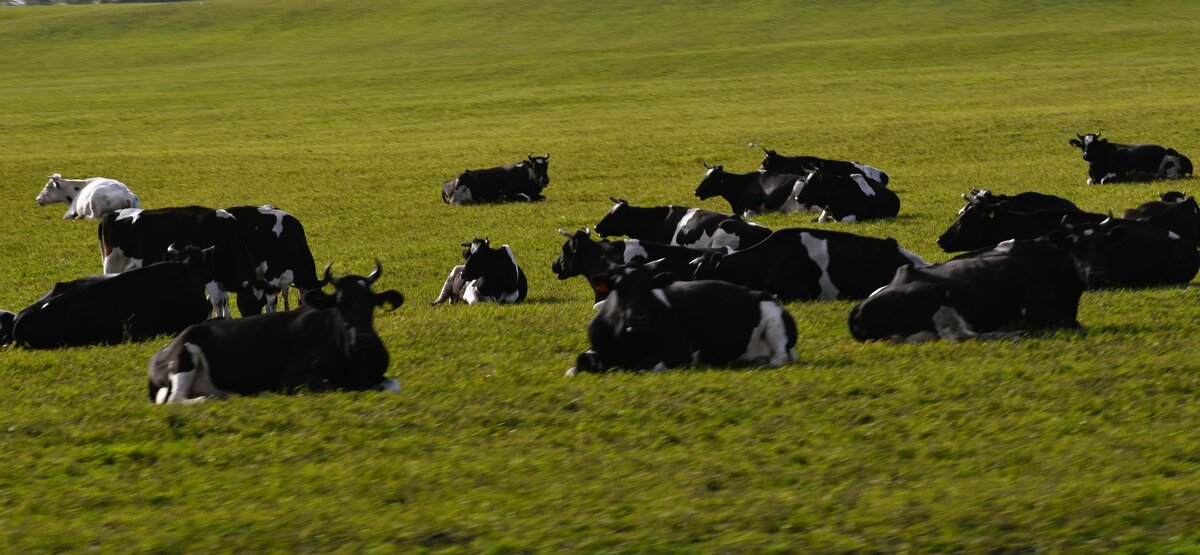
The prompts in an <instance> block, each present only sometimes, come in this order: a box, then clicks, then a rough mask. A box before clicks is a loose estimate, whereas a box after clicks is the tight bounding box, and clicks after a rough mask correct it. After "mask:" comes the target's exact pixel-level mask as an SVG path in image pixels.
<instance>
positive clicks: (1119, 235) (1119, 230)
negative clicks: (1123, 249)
mask: <svg viewBox="0 0 1200 555" xmlns="http://www.w3.org/2000/svg"><path fill="white" fill-rule="evenodd" d="M1128 236H1129V228H1128V227H1125V226H1123V225H1119V226H1116V227H1114V228H1112V229H1110V230H1108V233H1105V234H1104V238H1105V239H1107V240H1108V242H1109V243H1120V242H1122V241H1124V240H1125V238H1126V237H1128Z"/></svg>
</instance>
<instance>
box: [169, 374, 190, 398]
mask: <svg viewBox="0 0 1200 555" xmlns="http://www.w3.org/2000/svg"><path fill="white" fill-rule="evenodd" d="M168 379H170V380H171V395H170V396H169V397H167V402H168V403H182V402H184V401H187V400H188V397H189V394H190V393H191V389H192V381H193V380H195V379H196V371H195V370H190V371H187V372H177V373H175V374H171V375H170V376H169V377H168Z"/></svg>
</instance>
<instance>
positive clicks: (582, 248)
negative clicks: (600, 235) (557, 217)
mask: <svg viewBox="0 0 1200 555" xmlns="http://www.w3.org/2000/svg"><path fill="white" fill-rule="evenodd" d="M558 233H559V234H561V235H562V236H564V237H566V238H567V241H566V242H565V243H563V245H562V254H560V255H558V258H557V259H555V260H554V263H553V264H551V265H550V269H551V270H552V271H553V272H554V273H555V274H556V275H558V279H567V278H569V277H572V276H589V277H590V276H591V275H594V274H597V273H599V270H600V269H601V268H597V267H596V266H597V262H598V263H600V264H603V265H604V268H607V264H605V261H604V250H603V249H602V248H601V246H600V243H599V242H597V241H596V240H594V239H592V230H590V229H587V228H584V229H581V230H579V231H576V232H575V233H568V232H566V231H563V230H561V229H560V230H558ZM604 243H605V244H607V243H608V241H604Z"/></svg>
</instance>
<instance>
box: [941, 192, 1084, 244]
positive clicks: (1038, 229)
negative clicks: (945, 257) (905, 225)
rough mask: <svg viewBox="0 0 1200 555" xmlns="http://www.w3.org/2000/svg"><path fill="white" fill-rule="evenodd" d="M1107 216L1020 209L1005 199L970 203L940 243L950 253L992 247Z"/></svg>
mask: <svg viewBox="0 0 1200 555" xmlns="http://www.w3.org/2000/svg"><path fill="white" fill-rule="evenodd" d="M1105 217H1106V216H1104V215H1103V214H1092V213H1090V212H1080V211H1078V210H1035V211H1032V212H1019V211H1016V210H1012V209H1010V208H1009V205H1008V204H1007V203H1005V202H1000V203H996V204H990V205H979V206H976V205H973V204H968V205H967V206H966V207H965V208H964V209H963V210H962V212H961V214H959V216H958V220H956V221H955V222H954V223H953V224H950V227H949V228H948V229H946V231H945V232H944V233H942V235H941V237H938V239H937V244H938V246H939V247H941V248H942V250H944V251H946V252H957V251H969V250H974V249H982V248H987V247H991V246H993V245H995V244H997V243H999V242H1001V241H1005V240H1008V239H1033V238H1036V237H1041V236H1043V235H1046V234H1048V233H1050V232H1052V231H1055V230H1057V229H1059V227H1060V225H1061V224H1063V223H1064V222H1065V223H1072V224H1075V223H1085V222H1099V221H1101V220H1103V219H1104V218H1105Z"/></svg>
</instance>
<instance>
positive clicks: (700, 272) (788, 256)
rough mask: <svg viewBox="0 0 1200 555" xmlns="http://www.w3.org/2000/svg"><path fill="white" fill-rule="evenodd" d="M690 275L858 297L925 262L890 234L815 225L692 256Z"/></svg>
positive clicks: (798, 294) (786, 293)
mask: <svg viewBox="0 0 1200 555" xmlns="http://www.w3.org/2000/svg"><path fill="white" fill-rule="evenodd" d="M695 262H696V267H695V274H694V278H695V279H719V280H723V281H728V282H730V283H736V284H738V285H742V286H745V287H749V288H751V289H761V290H763V291H769V292H771V293H774V294H776V295H779V298H781V299H784V300H818V299H819V300H831V299H862V298H864V297H866V296H867V295H870V294H871V292H872V291H875V290H876V289H879V288H880V287H883V286H884V285H886V284H887V283H888V281H890V280H891V279H892V276H894V275H896V269H897V268H899V267H901V266H905V265H917V266H925V265H926V264H925V261H924V260H921V257H919V256H917V255H915V254H913V253H911V252H909V251H907V250H904V249H903V248H901V247H900V245H898V244H897V243H896V240H895V239H892V238H890V237H889V238H887V239H876V238H874V237H863V236H861V235H855V234H853V233H843V232H839V231H827V230H819V229H803V228H793V229H781V230H779V231H776V232H775V233H772V234H771V236H770V237H767V238H766V239H764V240H763V241H762V242H761V243H758V244H757V245H754V246H753V247H750V248H748V249H744V250H740V251H737V252H734V253H732V254H726V253H724V252H714V253H709V254H706V255H704V256H703V257H700V258H699V259H697V260H696V261H695Z"/></svg>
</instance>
